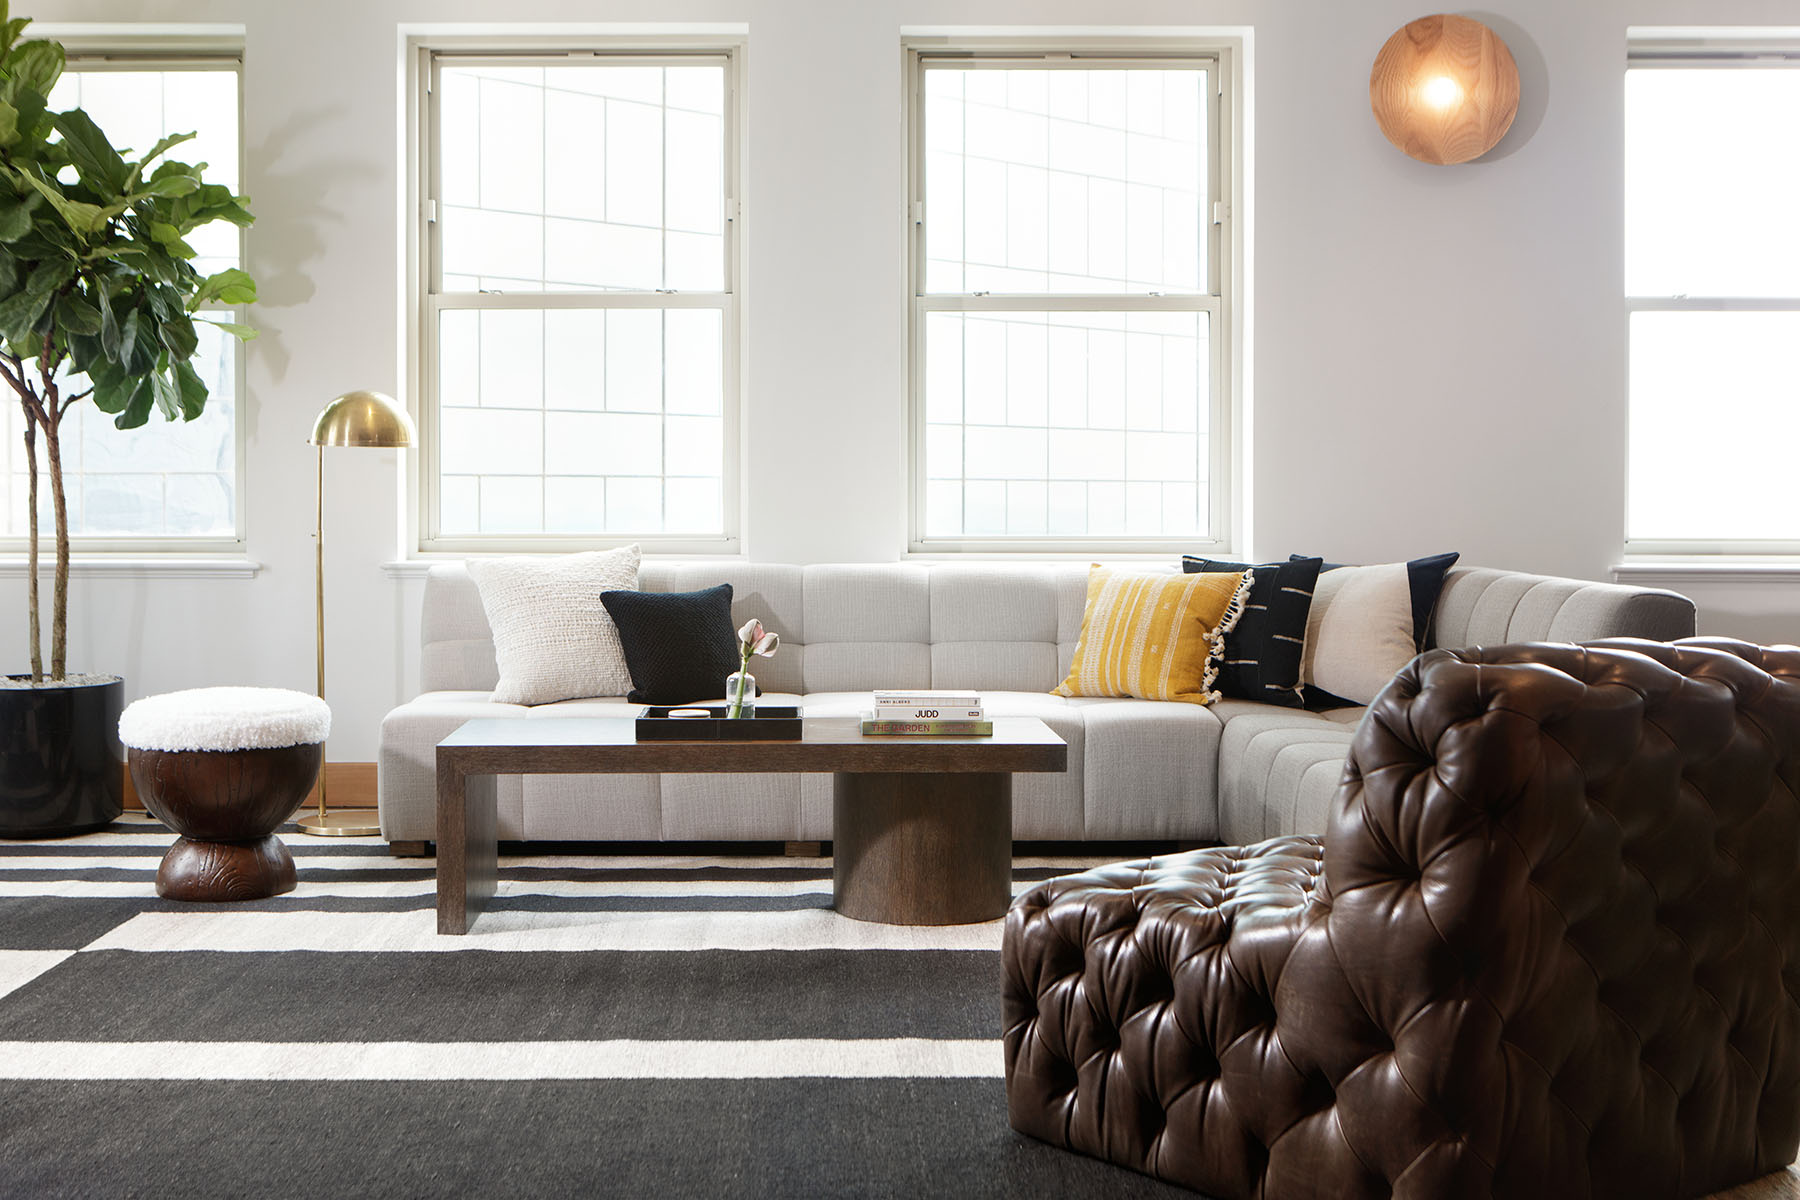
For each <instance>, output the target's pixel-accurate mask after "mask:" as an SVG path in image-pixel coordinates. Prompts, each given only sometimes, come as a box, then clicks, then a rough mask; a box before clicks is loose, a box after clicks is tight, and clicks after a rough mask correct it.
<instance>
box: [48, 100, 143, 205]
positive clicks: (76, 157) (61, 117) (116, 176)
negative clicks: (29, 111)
mask: <svg viewBox="0 0 1800 1200" xmlns="http://www.w3.org/2000/svg"><path fill="white" fill-rule="evenodd" d="M55 127H56V132H58V133H60V134H62V140H63V145H64V146H67V147H68V149H69V158H70V160H71V161H72V162H73V163H74V164H75V171H76V173H77V174H78V175H80V176H81V181H82V182H83V183H85V184H87V185H88V186H89V187H90V188H93V189H94V190H95V191H96V192H99V193H100V194H101V195H103V196H117V195H120V194H121V193H123V192H124V190H125V178H126V176H127V175H129V174H130V173H131V168H129V167H127V166H126V165H125V160H124V159H123V158H120V157H119V152H118V151H117V150H114V149H113V146H112V143H111V142H110V141H108V140H107V138H106V135H105V134H104V133H102V132H101V131H100V127H99V126H98V125H96V124H94V119H93V118H92V117H90V116H88V115H87V113H85V112H83V111H82V110H81V109H79V108H72V109H70V110H69V111H68V112H65V113H58V114H56V121H55Z"/></svg>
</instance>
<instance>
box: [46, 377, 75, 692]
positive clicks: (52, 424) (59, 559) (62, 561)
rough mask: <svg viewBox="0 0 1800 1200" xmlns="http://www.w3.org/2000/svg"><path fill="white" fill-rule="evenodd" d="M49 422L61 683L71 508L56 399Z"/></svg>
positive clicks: (54, 613)
mask: <svg viewBox="0 0 1800 1200" xmlns="http://www.w3.org/2000/svg"><path fill="white" fill-rule="evenodd" d="M47 407H48V411H49V413H50V418H49V420H48V421H47V422H46V424H45V427H44V451H45V455H46V457H47V458H48V459H49V462H50V504H51V507H52V509H53V510H54V511H55V514H56V582H55V585H54V590H53V591H52V592H51V593H50V678H51V679H52V680H53V681H55V682H57V683H61V682H62V680H63V677H64V676H65V675H66V674H67V666H68V663H67V659H68V650H69V504H68V500H67V499H66V498H65V497H64V495H63V474H62V442H61V433H62V430H61V429H60V428H59V426H61V424H62V414H61V413H60V412H58V411H57V409H56V396H55V394H54V393H52V394H51V396H50V397H49V405H48V406H47Z"/></svg>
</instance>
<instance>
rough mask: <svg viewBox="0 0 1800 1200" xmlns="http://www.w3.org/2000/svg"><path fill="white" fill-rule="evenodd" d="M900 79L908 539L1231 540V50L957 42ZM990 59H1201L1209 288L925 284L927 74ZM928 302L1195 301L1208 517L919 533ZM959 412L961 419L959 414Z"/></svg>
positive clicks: (940, 546)
mask: <svg viewBox="0 0 1800 1200" xmlns="http://www.w3.org/2000/svg"><path fill="white" fill-rule="evenodd" d="M909 67H910V68H911V69H910V77H909V80H908V88H907V96H908V130H909V133H908V140H909V148H908V166H909V171H908V179H907V200H908V220H907V225H908V238H909V244H908V255H907V259H908V268H909V273H910V279H909V282H908V289H907V290H908V294H909V297H910V304H909V308H910V312H909V318H910V319H909V330H908V335H909V337H908V340H909V347H908V371H909V376H910V378H909V382H908V388H907V395H908V409H909V413H908V430H909V453H908V471H907V478H908V492H909V496H908V548H909V549H910V550H911V551H912V552H913V553H919V554H937V553H1032V552H1037V553H1045V554H1062V553H1067V554H1074V553H1095V552H1112V553H1125V554H1131V553H1146V554H1148V553H1158V552H1167V551H1171V550H1183V551H1187V552H1192V553H1207V552H1211V553H1225V552H1228V551H1229V550H1230V548H1231V540H1232V537H1231V530H1232V529H1233V523H1234V520H1235V511H1234V502H1235V499H1236V497H1235V493H1234V491H1233V486H1232V479H1233V464H1234V462H1235V458H1236V439H1235V434H1234V423H1233V419H1232V418H1233V414H1234V409H1235V387H1234V381H1233V379H1232V371H1231V364H1232V361H1233V354H1232V351H1233V347H1234V345H1235V341H1236V330H1235V328H1234V324H1233V318H1234V316H1235V314H1234V312H1233V306H1232V304H1231V303H1230V298H1229V296H1228V295H1227V291H1228V281H1230V280H1232V279H1233V278H1234V270H1235V260H1234V257H1233V230H1232V224H1231V222H1232V211H1231V206H1232V203H1233V201H1234V198H1235V195H1236V182H1235V175H1234V173H1233V169H1232V168H1233V165H1234V161H1235V151H1236V148H1237V147H1236V140H1237V138H1238V136H1239V135H1238V128H1237V123H1236V120H1235V104H1234V97H1235V90H1234V89H1235V86H1236V83H1235V77H1234V73H1233V60H1232V54H1231V52H1230V51H1229V50H1227V49H1225V48H1222V47H1221V48H1208V49H1205V50H1186V51H1184V50H1179V49H1170V50H1161V51H1157V50H1149V51H1141V52H1138V51H1123V50H1113V49H1094V50H1091V51H1089V52H1085V53H1084V52H1082V51H1080V50H1074V49H1070V48H1067V47H1058V48H1045V49H1036V48H1033V49H1030V50H1021V51H1017V52H1005V53H981V52H978V51H965V52H960V53H959V52H957V51H954V50H945V49H942V48H938V47H932V48H923V47H917V48H914V49H913V50H912V51H911V53H910V55H909ZM945 68H948V69H959V68H960V69H969V68H980V69H992V70H1096V69H1115V70H1157V69H1164V70H1182V69H1186V70H1196V69H1199V70H1205V71H1207V72H1208V85H1209V86H1208V89H1207V114H1206V121H1207V128H1206V140H1207V147H1206V153H1207V189H1208V194H1207V196H1206V199H1205V203H1206V205H1207V209H1208V211H1209V213H1210V215H1211V218H1212V219H1211V220H1210V221H1208V222H1207V230H1206V237H1207V280H1206V290H1204V291H1198V292H1180V293H1155V292H1137V293H1131V292H1116V291H1115V292H1092V293H1086V292H1081V293H1077V292H1006V293H995V292H930V291H927V290H925V280H926V278H927V275H926V268H927V264H926V251H927V245H926V229H925V222H926V221H927V220H929V217H930V214H929V213H928V212H927V211H926V210H925V195H926V178H925V174H926V161H925V160H926V153H925V141H926V139H925V107H926V106H925V74H926V72H928V71H931V70H934V69H945ZM934 312H1145V313H1154V312H1204V313H1207V314H1208V318H1209V329H1210V333H1209V338H1208V346H1209V358H1210V362H1209V364H1208V371H1207V382H1208V396H1209V403H1208V409H1207V411H1206V412H1205V413H1204V414H1203V416H1204V418H1205V421H1206V424H1205V434H1206V437H1207V439H1208V444H1207V453H1208V458H1209V463H1208V468H1209V469H1208V472H1207V479H1206V481H1205V485H1204V486H1205V490H1206V496H1207V523H1208V529H1207V530H1206V531H1205V533H1204V534H1202V535H1200V536H1181V535H1174V536H1169V535H1154V536H1132V535H1124V534H1104V535H1094V534H1082V535H1054V534H1044V535H1036V534H1006V535H993V534H987V535H980V534H963V535H959V536H943V535H936V536H928V535H927V534H926V532H925V531H926V528H927V526H926V497H927V490H928V489H927V482H928V481H927V469H926V462H925V437H926V425H927V421H926V402H925V399H926V398H925V386H926V364H925V353H926V347H925V325H926V319H927V316H928V315H929V314H931V313H934ZM964 424H966V422H964Z"/></svg>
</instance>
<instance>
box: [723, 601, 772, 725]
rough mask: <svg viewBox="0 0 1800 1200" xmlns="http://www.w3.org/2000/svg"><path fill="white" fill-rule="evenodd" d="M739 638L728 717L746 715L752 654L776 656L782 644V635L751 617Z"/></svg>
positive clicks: (740, 632)
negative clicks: (767, 628) (745, 705)
mask: <svg viewBox="0 0 1800 1200" xmlns="http://www.w3.org/2000/svg"><path fill="white" fill-rule="evenodd" d="M737 640H738V670H737V674H736V675H733V676H732V677H731V694H730V695H728V696H727V697H726V699H727V700H729V701H730V702H731V707H730V709H729V710H728V711H727V712H726V714H725V715H726V716H727V717H741V716H743V715H744V702H745V701H746V700H748V699H749V698H750V697H749V695H748V694H747V693H748V692H749V690H750V674H749V671H750V656H751V655H752V654H755V655H758V656H759V657H762V658H773V657H775V648H776V647H777V646H779V645H780V644H781V635H780V634H775V633H770V632H769V631H768V630H766V629H764V628H763V623H762V622H761V621H758V620H756V619H755V618H751V619H750V620H748V621H746V622H744V626H743V628H741V629H739V630H738V631H737Z"/></svg>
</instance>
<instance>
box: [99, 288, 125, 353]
mask: <svg viewBox="0 0 1800 1200" xmlns="http://www.w3.org/2000/svg"><path fill="white" fill-rule="evenodd" d="M99 301H100V305H99V307H100V350H101V353H103V354H105V355H106V357H107V359H108V360H110V361H112V362H117V361H118V359H119V347H120V345H121V343H122V342H123V341H124V338H123V337H122V336H121V333H120V330H119V317H118V314H117V313H115V312H114V311H113V305H112V297H111V296H110V295H108V294H107V291H106V288H105V287H104V286H102V287H101V289H100V296H99Z"/></svg>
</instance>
